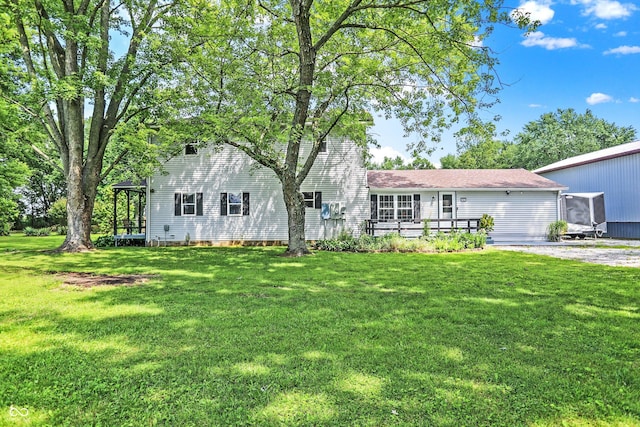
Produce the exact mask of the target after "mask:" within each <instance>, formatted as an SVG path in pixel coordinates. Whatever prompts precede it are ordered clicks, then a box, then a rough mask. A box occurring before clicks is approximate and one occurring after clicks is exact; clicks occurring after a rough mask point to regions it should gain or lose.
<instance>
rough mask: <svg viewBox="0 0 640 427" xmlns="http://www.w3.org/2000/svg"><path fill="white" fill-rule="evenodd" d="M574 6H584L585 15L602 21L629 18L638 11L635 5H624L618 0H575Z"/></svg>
mask: <svg viewBox="0 0 640 427" xmlns="http://www.w3.org/2000/svg"><path fill="white" fill-rule="evenodd" d="M573 4H581V5H582V6H584V11H583V14H584V15H587V16H588V15H593V16H595V17H596V18H600V19H620V18H627V17H629V16H631V14H632V13H633V12H634V11H635V10H637V9H638V8H637V6H636V5H634V4H633V3H624V4H623V3H620V2H619V1H617V0H574V2H573Z"/></svg>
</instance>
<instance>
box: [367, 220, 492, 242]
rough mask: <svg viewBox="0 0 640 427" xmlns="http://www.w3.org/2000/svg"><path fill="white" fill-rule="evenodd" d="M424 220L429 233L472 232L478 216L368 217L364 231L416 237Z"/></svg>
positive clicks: (421, 230)
mask: <svg viewBox="0 0 640 427" xmlns="http://www.w3.org/2000/svg"><path fill="white" fill-rule="evenodd" d="M426 222H428V223H429V227H428V228H429V231H430V232H431V233H438V232H443V233H450V232H452V231H454V230H459V231H466V232H469V233H472V232H477V231H478V228H479V225H480V218H431V219H424V220H421V221H411V222H404V221H378V220H375V219H369V220H367V221H366V222H365V233H366V234H368V235H369V236H373V237H378V236H384V235H385V234H388V233H398V234H400V235H401V236H402V237H408V238H417V237H420V236H422V234H423V232H424V230H425V223H426Z"/></svg>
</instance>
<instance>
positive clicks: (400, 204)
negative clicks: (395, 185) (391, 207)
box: [396, 194, 413, 221]
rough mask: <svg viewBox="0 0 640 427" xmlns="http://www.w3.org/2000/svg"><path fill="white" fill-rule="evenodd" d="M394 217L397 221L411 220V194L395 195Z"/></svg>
mask: <svg viewBox="0 0 640 427" xmlns="http://www.w3.org/2000/svg"><path fill="white" fill-rule="evenodd" d="M396 203H397V208H396V219H397V220H398V221H413V196H412V195H411V194H400V195H398V196H396Z"/></svg>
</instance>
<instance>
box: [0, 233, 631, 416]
mask: <svg viewBox="0 0 640 427" xmlns="http://www.w3.org/2000/svg"><path fill="white" fill-rule="evenodd" d="M61 239H62V238H61V237H59V236H51V237H40V238H26V237H22V236H12V237H0V257H1V259H0V425H10V426H13V425H36V426H37V425H53V426H61V425H70V426H77V425H96V426H98V425H100V426H125V425H130V426H153V425H166V426H204V425H213V426H232V425H233V426H236V425H259V426H281V425H282V426H288V425H310V426H311V425H313V426H334V425H338V426H388V425H391V426H402V425H405V426H461V425H466V426H483V425H484V426H548V425H563V426H564V425H567V426H640V269H634V268H613V267H606V266H599V265H590V264H583V263H579V262H572V261H566V260H559V259H553V258H547V257H541V256H536V255H529V254H522V253H516V252H508V251H505V252H501V251H498V250H495V249H488V250H484V251H480V252H470V253H458V254H356V253H327V252H324V253H317V254H315V255H313V256H308V257H305V258H301V259H290V258H282V257H279V256H278V255H279V254H280V253H281V252H282V251H283V249H282V248H194V247H189V248H186V247H180V248H112V249H108V250H100V251H95V252H91V253H84V254H53V253H47V252H42V251H41V249H43V248H44V249H46V248H55V247H56V246H57V245H58V244H59V243H60V242H61ZM64 272H90V273H99V274H111V275H114V274H144V275H152V277H151V278H150V279H148V281H146V282H144V283H140V284H136V285H127V286H95V287H84V286H74V285H64V284H63V276H62V275H61V273H64ZM53 273H58V274H53Z"/></svg>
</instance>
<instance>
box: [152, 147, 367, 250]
mask: <svg viewBox="0 0 640 427" xmlns="http://www.w3.org/2000/svg"><path fill="white" fill-rule="evenodd" d="M366 179H367V178H366V169H365V168H364V160H363V156H362V151H361V149H359V148H358V147H357V146H356V145H355V144H353V143H350V142H349V141H346V140H343V139H337V138H330V139H328V140H327V143H326V144H325V147H324V148H323V150H322V152H321V153H320V154H319V155H318V158H317V160H316V162H315V164H314V166H313V167H312V169H311V171H310V173H309V175H308V177H307V179H306V180H305V182H304V183H303V185H302V188H301V191H302V192H303V194H304V196H305V203H306V206H307V208H306V212H305V218H306V225H305V233H306V237H307V239H309V240H319V239H324V238H330V237H334V236H335V235H337V234H338V233H339V232H340V231H341V230H344V229H350V230H351V229H353V230H357V229H359V223H360V222H361V221H362V220H363V219H364V218H367V217H368V214H369V205H368V201H367V200H368V199H367V195H368V193H367V188H366ZM323 206H324V207H325V211H324V212H323V209H322V208H323ZM331 207H333V208H334V212H333V215H331V212H330V211H329V208H331ZM146 224H147V228H146V239H147V242H148V243H153V242H154V241H164V240H165V239H166V240H167V241H169V242H172V241H173V242H181V241H185V238H186V236H187V234H188V235H189V239H190V240H191V241H193V242H196V241H197V242H207V243H213V244H220V243H251V242H269V243H279V242H286V241H287V240H288V224H287V213H286V208H285V204H284V200H283V197H282V187H281V184H280V181H279V180H278V178H277V177H276V175H275V173H274V172H273V171H272V170H270V169H267V168H265V167H262V166H261V165H259V164H258V163H257V162H255V161H254V160H253V159H251V158H250V157H249V156H247V155H246V154H244V153H243V152H241V151H239V150H237V149H235V148H232V147H230V146H222V147H205V148H200V149H196V148H195V147H193V146H189V145H188V146H187V147H186V149H185V151H184V152H183V153H182V154H180V155H177V156H175V157H173V158H172V159H170V160H168V161H167V162H166V163H165V164H164V173H158V174H155V175H154V176H153V177H151V178H149V179H148V180H147V209H146ZM165 229H166V231H165Z"/></svg>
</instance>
